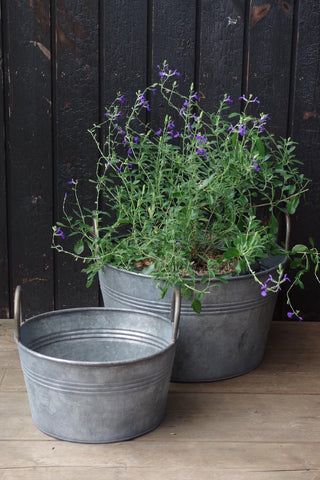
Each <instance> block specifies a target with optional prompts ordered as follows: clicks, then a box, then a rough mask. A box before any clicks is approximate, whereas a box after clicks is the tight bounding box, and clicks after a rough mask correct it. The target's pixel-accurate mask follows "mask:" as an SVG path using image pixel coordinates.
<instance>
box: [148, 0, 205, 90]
mask: <svg viewBox="0 0 320 480" xmlns="http://www.w3.org/2000/svg"><path fill="white" fill-rule="evenodd" d="M196 20H197V2H195V1H194V0H185V1H181V0H171V1H167V0H166V1H163V2H156V1H153V2H150V24H149V27H150V30H149V31H150V34H149V38H150V46H149V48H150V57H149V58H150V78H151V81H153V80H154V79H156V80H158V78H159V77H158V69H157V65H159V64H160V65H161V64H162V62H163V61H164V60H167V61H168V63H169V66H170V67H171V68H172V69H177V70H178V71H179V72H180V73H181V79H180V80H179V83H181V84H182V83H184V84H185V87H186V91H187V92H188V91H189V86H190V83H191V82H194V71H195V53H196V52H195V47H196Z"/></svg>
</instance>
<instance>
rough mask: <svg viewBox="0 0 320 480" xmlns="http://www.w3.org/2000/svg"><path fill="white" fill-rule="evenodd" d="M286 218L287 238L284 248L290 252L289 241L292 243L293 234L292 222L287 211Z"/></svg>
mask: <svg viewBox="0 0 320 480" xmlns="http://www.w3.org/2000/svg"><path fill="white" fill-rule="evenodd" d="M285 217H286V238H285V243H284V248H285V249H286V250H289V241H290V233H291V222H290V215H289V213H288V212H287V211H286V212H285Z"/></svg>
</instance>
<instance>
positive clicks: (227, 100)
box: [223, 95, 233, 103]
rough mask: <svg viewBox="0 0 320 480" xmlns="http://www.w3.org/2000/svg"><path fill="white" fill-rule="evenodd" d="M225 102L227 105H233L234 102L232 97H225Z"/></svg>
mask: <svg viewBox="0 0 320 480" xmlns="http://www.w3.org/2000/svg"><path fill="white" fill-rule="evenodd" d="M223 101H224V102H227V103H233V100H232V99H231V98H230V95H228V96H227V97H224V99H223Z"/></svg>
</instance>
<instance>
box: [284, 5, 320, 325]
mask: <svg viewBox="0 0 320 480" xmlns="http://www.w3.org/2000/svg"><path fill="white" fill-rule="evenodd" d="M297 7H298V8H297V11H296V26H295V35H294V48H295V52H294V63H293V71H292V92H291V93H292V112H291V116H290V121H289V123H288V134H289V135H290V136H292V138H293V139H294V140H295V141H297V142H299V145H298V147H297V154H298V156H299V158H300V160H301V161H302V162H303V167H302V168H303V170H304V173H305V175H307V176H308V177H309V178H310V179H311V180H312V183H311V185H310V190H309V193H308V195H307V198H306V205H304V206H301V207H300V208H299V210H298V212H297V215H296V216H295V217H294V219H293V234H292V237H293V238H292V241H295V242H306V241H308V238H309V237H312V238H313V239H314V241H315V243H316V245H319V244H320V161H319V159H320V157H319V151H320V3H319V2H318V1H311V2H310V1H307V0H300V2H298V5H297ZM304 283H305V288H304V290H301V289H297V290H296V292H295V301H296V303H297V304H298V305H299V307H300V308H301V311H302V314H303V317H304V318H305V319H306V320H311V321H312V320H319V317H320V316H319V312H320V295H319V291H320V290H319V285H318V284H316V283H315V282H314V278H313V276H311V275H308V276H306V277H305V280H304Z"/></svg>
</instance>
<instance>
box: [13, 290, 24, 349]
mask: <svg viewBox="0 0 320 480" xmlns="http://www.w3.org/2000/svg"><path fill="white" fill-rule="evenodd" d="M21 297H22V288H21V286H20V285H18V286H17V287H16V289H15V292H14V326H15V330H14V335H15V337H16V339H17V340H20V325H21V324H22V323H23V320H22V301H21Z"/></svg>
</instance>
